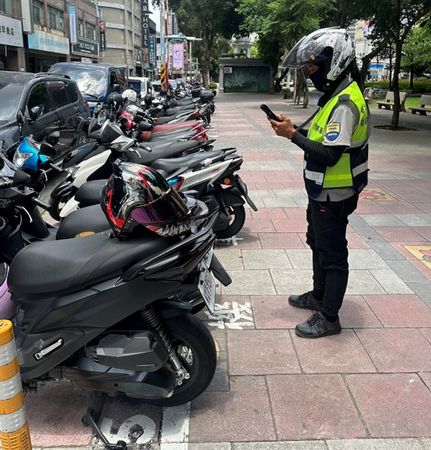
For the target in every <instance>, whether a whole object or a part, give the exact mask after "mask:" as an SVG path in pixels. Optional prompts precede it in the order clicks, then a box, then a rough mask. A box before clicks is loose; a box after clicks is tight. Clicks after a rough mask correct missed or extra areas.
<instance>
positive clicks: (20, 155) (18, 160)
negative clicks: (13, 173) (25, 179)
mask: <svg viewBox="0 0 431 450" xmlns="http://www.w3.org/2000/svg"><path fill="white" fill-rule="evenodd" d="M31 156H32V154H31V153H27V152H20V151H19V150H17V151H16V152H15V154H14V155H13V163H14V164H15V166H16V167H17V168H18V169H21V168H22V167H23V166H24V164H25V162H26V161H27V160H28V159H29V158H31Z"/></svg>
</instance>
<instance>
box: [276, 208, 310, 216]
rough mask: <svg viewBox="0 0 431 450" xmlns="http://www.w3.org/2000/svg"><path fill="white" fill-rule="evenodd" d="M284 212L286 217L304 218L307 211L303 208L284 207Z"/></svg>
mask: <svg viewBox="0 0 431 450" xmlns="http://www.w3.org/2000/svg"><path fill="white" fill-rule="evenodd" d="M284 213H285V214H286V216H287V218H288V219H306V217H307V212H306V209H305V208H297V207H292V208H284ZM279 218H281V219H284V217H274V219H279Z"/></svg>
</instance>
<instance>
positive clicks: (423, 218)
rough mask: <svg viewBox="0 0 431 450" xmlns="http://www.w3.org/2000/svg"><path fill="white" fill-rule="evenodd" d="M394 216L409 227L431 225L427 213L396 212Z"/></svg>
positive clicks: (430, 217) (430, 218)
mask: <svg viewBox="0 0 431 450" xmlns="http://www.w3.org/2000/svg"><path fill="white" fill-rule="evenodd" d="M396 217H397V218H398V219H399V220H401V222H403V223H405V224H406V225H408V226H410V227H417V226H431V216H430V215H429V214H396Z"/></svg>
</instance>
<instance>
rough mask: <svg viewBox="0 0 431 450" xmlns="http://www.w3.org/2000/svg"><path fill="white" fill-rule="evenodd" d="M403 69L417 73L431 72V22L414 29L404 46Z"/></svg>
mask: <svg viewBox="0 0 431 450" xmlns="http://www.w3.org/2000/svg"><path fill="white" fill-rule="evenodd" d="M401 67H402V68H403V69H405V70H406V71H408V70H410V67H412V68H413V70H414V72H415V73H421V72H426V71H430V70H431V21H429V22H428V24H426V25H425V26H417V27H414V28H413V29H412V31H411V32H410V34H409V36H408V37H407V39H406V42H405V43H404V46H403V57H402V59H401Z"/></svg>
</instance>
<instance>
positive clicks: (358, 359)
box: [292, 330, 376, 373]
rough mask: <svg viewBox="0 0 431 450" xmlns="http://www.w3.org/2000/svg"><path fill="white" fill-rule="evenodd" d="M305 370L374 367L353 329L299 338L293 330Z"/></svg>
mask: <svg viewBox="0 0 431 450" xmlns="http://www.w3.org/2000/svg"><path fill="white" fill-rule="evenodd" d="M292 337H293V343H294V345H295V348H296V351H297V354H298V358H299V362H300V364H301V368H302V370H303V371H304V372H305V373H363V372H376V369H375V367H374V365H373V363H372V361H371V359H370V357H369V356H368V354H367V352H366V351H365V349H364V347H363V346H362V344H361V342H360V340H359V339H358V337H357V336H356V334H355V332H354V331H353V330H343V332H342V333H341V334H339V335H336V336H328V337H327V338H325V339H311V340H308V339H302V338H300V337H298V336H296V334H295V333H294V332H292Z"/></svg>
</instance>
